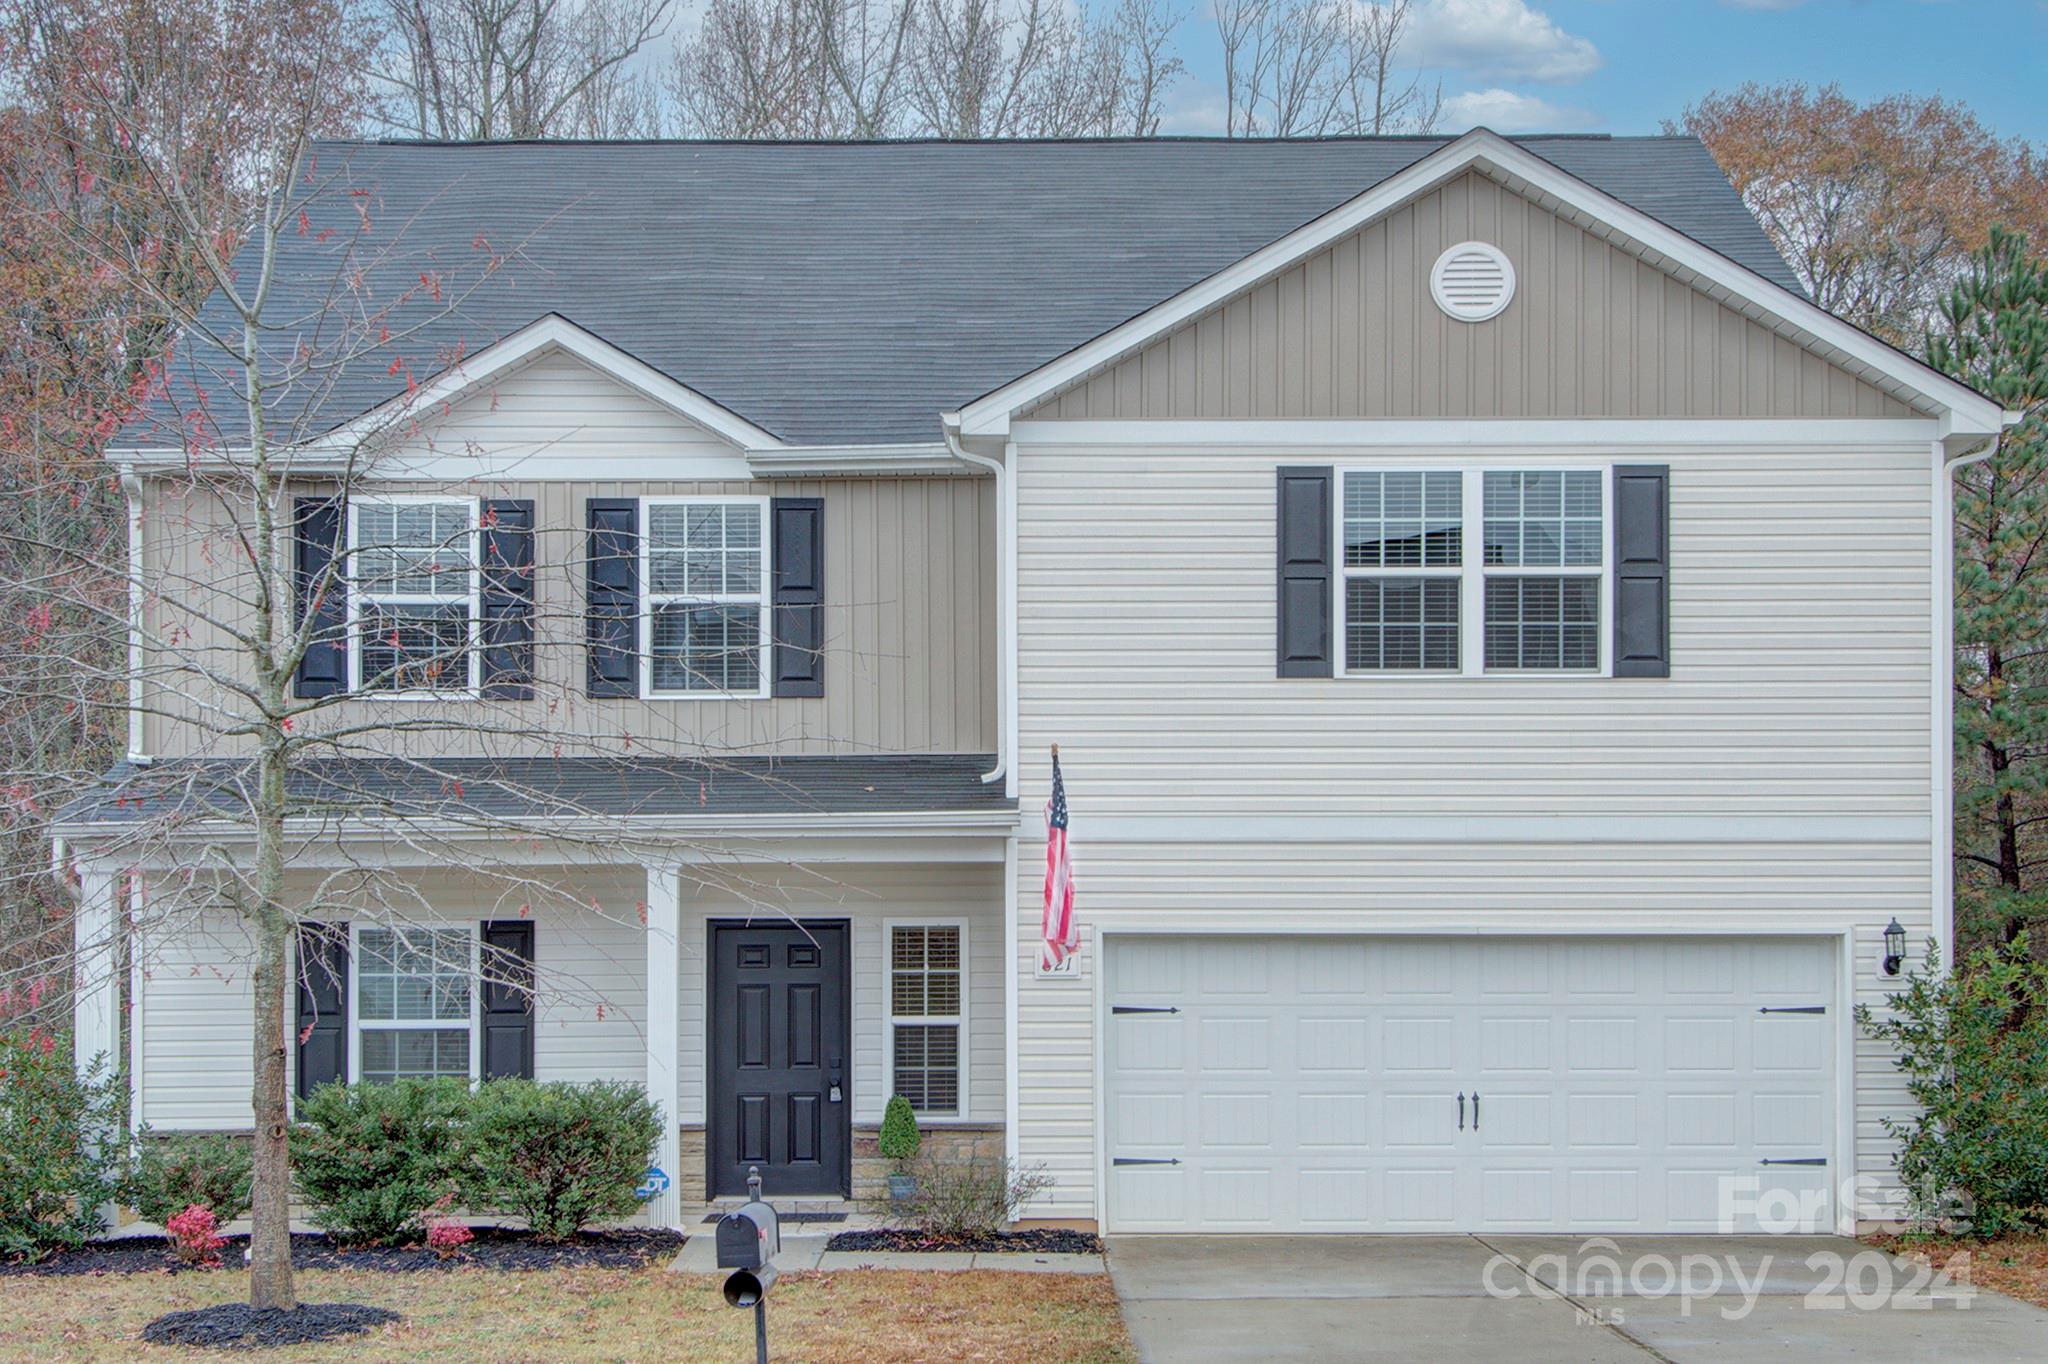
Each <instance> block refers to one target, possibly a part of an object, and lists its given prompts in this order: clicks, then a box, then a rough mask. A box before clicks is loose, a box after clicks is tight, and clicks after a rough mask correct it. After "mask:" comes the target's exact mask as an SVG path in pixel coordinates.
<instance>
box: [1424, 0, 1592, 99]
mask: <svg viewBox="0 0 2048 1364" xmlns="http://www.w3.org/2000/svg"><path fill="white" fill-rule="evenodd" d="M1405 55H1406V57H1407V58H1408V60H1410V61H1412V62H1415V63H1417V64H1418V65H1421V66H1426V67H1437V68H1443V69H1446V70H1452V71H1463V72H1467V73H1469V74H1471V75H1473V76H1476V77H1479V78H1480V79H1482V80H1531V81H1575V80H1580V79H1582V78H1584V77H1586V76H1590V75H1592V74H1593V73H1594V72H1595V71H1598V70H1599V69H1600V49H1598V48H1597V47H1594V46H1593V44H1592V43H1591V42H1589V41H1587V40H1586V39H1584V38H1580V37H1576V36H1574V35H1572V34H1569V33H1566V32H1565V31H1564V30H1563V29H1561V28H1559V27H1558V26H1557V23H1556V21H1555V20H1553V19H1552V18H1551V17H1550V16H1549V15H1547V14H1545V13H1543V11H1541V10H1537V9H1531V8H1530V7H1529V4H1528V0H1425V2H1424V3H1423V4H1422V5H1420V6H1419V7H1417V9H1416V11H1415V17H1414V26H1413V27H1412V28H1411V29H1410V30H1409V32H1408V42H1407V45H1406V51H1405Z"/></svg>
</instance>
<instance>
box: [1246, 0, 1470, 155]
mask: <svg viewBox="0 0 2048 1364" xmlns="http://www.w3.org/2000/svg"><path fill="white" fill-rule="evenodd" d="M1410 9H1411V0H1388V2H1387V3H1382V4H1355V3H1350V2H1349V0H1219V2H1218V4H1217V6H1216V31H1217V35H1218V37H1219V38H1220V39H1221V42H1222V47H1223V85H1224V98H1225V101H1226V107H1225V116H1224V119H1225V121H1224V130H1225V132H1226V134H1227V135H1228V136H1231V137H1315V136H1324V135H1330V134H1344V135H1348V134H1365V133H1370V134H1379V133H1396V132H1428V131H1430V130H1431V129H1433V128H1434V127H1435V126H1436V120H1437V116H1438V113H1439V111H1440V106H1441V96H1440V91H1439V90H1438V88H1437V87H1434V86H1429V85H1425V84H1424V83H1423V82H1422V80H1421V78H1420V77H1419V76H1417V75H1415V74H1413V73H1405V74H1404V73H1403V72H1402V71H1401V68H1400V66H1399V56H1400V49H1401V42H1402V39H1403V38H1404V37H1405V36H1406V33H1407V29H1408V23H1409V19H1410Z"/></svg>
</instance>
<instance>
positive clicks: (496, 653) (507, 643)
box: [481, 498, 534, 700]
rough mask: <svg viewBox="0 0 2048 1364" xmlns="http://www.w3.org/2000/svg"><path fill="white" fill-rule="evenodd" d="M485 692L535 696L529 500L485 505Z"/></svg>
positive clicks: (504, 697) (513, 697)
mask: <svg viewBox="0 0 2048 1364" xmlns="http://www.w3.org/2000/svg"><path fill="white" fill-rule="evenodd" d="M482 538H483V612H484V618H483V622H482V633H483V656H482V660H481V661H482V667H483V694H484V695H485V696H489V697H493V698H496V699H498V700H524V699H525V698H527V697H530V696H532V695H533V576H534V574H533V502H532V500H531V499H530V498H496V499H491V500H488V501H486V502H485V503H484V524H483V532H482Z"/></svg>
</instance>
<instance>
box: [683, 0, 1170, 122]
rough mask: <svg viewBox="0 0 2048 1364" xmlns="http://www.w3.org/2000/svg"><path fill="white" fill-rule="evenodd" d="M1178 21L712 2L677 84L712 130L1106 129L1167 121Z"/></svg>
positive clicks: (804, 2)
mask: <svg viewBox="0 0 2048 1364" xmlns="http://www.w3.org/2000/svg"><path fill="white" fill-rule="evenodd" d="M1179 22H1180V17H1179V15H1178V14H1177V13H1175V12H1173V11H1172V10H1170V9H1168V8H1167V7H1166V5H1165V3H1164V0H1122V3H1121V5H1120V6H1119V8H1118V9H1117V10H1116V11H1115V12H1114V14H1112V15H1110V16H1108V17H1106V18H1101V17H1098V16H1097V15H1096V14H1095V13H1093V12H1091V11H1089V10H1086V9H1071V10H1070V9H1067V8H1064V7H1062V6H1061V5H1059V4H1056V3H1054V0H712V3H711V5H710V7H709V8H708V9H707V10H706V12H705V16H704V22H703V24H702V26H701V27H700V28H699V29H698V30H697V32H696V33H695V34H694V35H692V36H691V37H690V39H689V40H687V41H686V42H684V43H683V44H682V45H681V46H680V47H679V48H678V50H677V53H676V57H675V60H674V62H673V64H672V65H671V66H670V68H669V71H668V73H667V82H668V88H669V91H670V94H671V96H672V98H673V99H674V102H675V105H676V108H677V111H678V114H679V116H680V119H681V122H682V125H683V128H684V130H685V131H686V132H690V133H693V134H700V135H709V136H715V137H797V138H868V137H890V136H913V137H942V138H974V137H1100V136H1111V135H1127V136H1149V135H1151V134H1152V133H1155V132H1157V131H1158V127H1159V120H1160V115H1161V109H1162V105H1163V102H1164V98H1165V95H1166V92H1167V90H1168V89H1169V88H1170V87H1171V86H1172V83H1173V82H1174V80H1175V79H1177V78H1178V77H1179V76H1180V75H1181V74H1182V72H1183V70H1184V68H1183V66H1182V64H1181V61H1180V58H1179V57H1178V56H1176V55H1174V53H1173V51H1172V35H1173V31H1174V29H1175V27H1176V26H1177V25H1178V24H1179Z"/></svg>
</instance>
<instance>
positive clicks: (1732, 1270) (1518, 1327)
mask: <svg viewBox="0 0 2048 1364" xmlns="http://www.w3.org/2000/svg"><path fill="white" fill-rule="evenodd" d="M1109 1268H1110V1273H1111V1275H1112V1277H1113V1278H1114V1280H1115V1283H1116V1289H1117V1293H1118V1296H1119V1297H1121V1298H1122V1299H1123V1305H1124V1320H1125V1321H1126V1322H1127V1323H1128V1324H1129V1326H1130V1330H1131V1336H1132V1338H1133V1339H1134V1340H1135V1341H1136V1342H1137V1346H1138V1354H1139V1358H1140V1359H1141V1360H1143V1361H1145V1364H1183V1362H1184V1361H1199V1362H1201V1364H1236V1362H1237V1361H1245V1362H1246V1364H1250V1362H1251V1361H1257V1362H1258V1364H1274V1362H1276V1361H1284V1360H1316V1361H1329V1362H1333V1364H1334V1362H1335V1361H1344V1362H1345V1364H1351V1362H1353V1361H1358V1362H1361V1364H1362V1362H1364V1361H1375V1360H1421V1359H1437V1360H1459V1361H1465V1362H1466V1364H1493V1362H1496V1361H1497V1362H1499V1364H1506V1362H1507V1361H1514V1362H1515V1364H1531V1362H1534V1361H1548V1360H1557V1361H1566V1360H1570V1361H1594V1362H1596V1364H1601V1362H1605V1361H1613V1362H1614V1364H1645V1362H1646V1361H1665V1362H1666V1364H1692V1361H1696V1360H1698V1361H1706V1360H1712V1361H1716V1364H1745V1362H1746V1361H1756V1362H1757V1364H1764V1361H1772V1362H1773V1364H1775V1362H1776V1361H1782V1360H1798V1361H1799V1364H1832V1362H1833V1361H1842V1360H1857V1361H1872V1360H1883V1361H1888V1362H1890V1361H1915V1360H1926V1361H1929V1364H1934V1361H1942V1362H1943V1364H1977V1362H1978V1361H2006V1360H2030V1361H2038V1360H2042V1359H2048V1311H2042V1310H2041V1309H2040V1308H2037V1307H2031V1306H2028V1305H2027V1304H2025V1303H2020V1302H2016V1301H2014V1300H2012V1299H2010V1298H2006V1297H2002V1296H2000V1295H1999V1294H1996V1293H1992V1292H1989V1291H1978V1292H1974V1293H1973V1292H1972V1291H1971V1289H1970V1287H1969V1286H1968V1285H1967V1284H1961V1283H1959V1284H1955V1285H1946V1284H1943V1283H1941V1282H1939V1281H1934V1280H1932V1279H1931V1278H1930V1276H1929V1274H1928V1272H1927V1271H1925V1270H1924V1269H1923V1268H1922V1267H1921V1266H1919V1265H1917V1264H1913V1263H1912V1262H1909V1261H1904V1260H1895V1259H1893V1258H1892V1257H1890V1256H1887V1255H1884V1254H1883V1253H1881V1252H1879V1251H1875V1250H1871V1249H1869V1248H1868V1247H1866V1246H1862V1245H1859V1244H1858V1243H1856V1242H1854V1241H1849V1240H1843V1239H1839V1238H1835V1237H1718V1236H1664V1237H1616V1238H1612V1239H1609V1238H1593V1239H1588V1238H1583V1237H1569V1236H1487V1237H1484V1238H1481V1237H1476V1236H1328V1237H1309V1236H1296V1237H1287V1236H1270V1237H1268V1236H1247V1237H1234V1236H1211V1237H1182V1236H1147V1237H1117V1238H1114V1239H1112V1240H1111V1241H1110V1243H1109Z"/></svg>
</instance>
